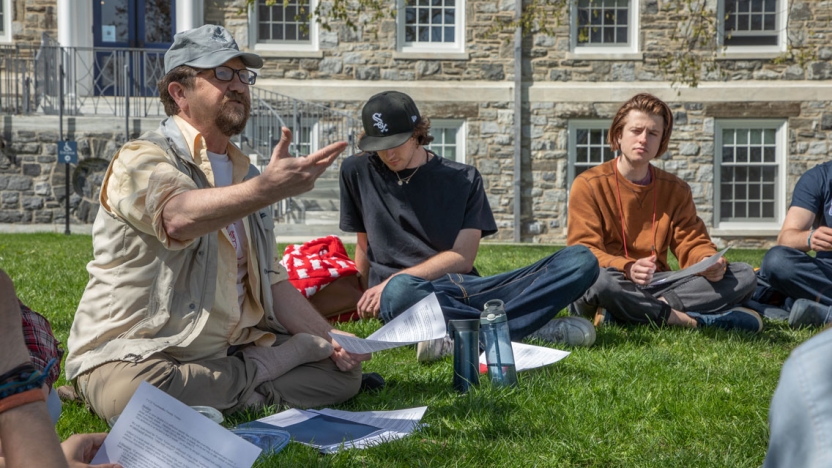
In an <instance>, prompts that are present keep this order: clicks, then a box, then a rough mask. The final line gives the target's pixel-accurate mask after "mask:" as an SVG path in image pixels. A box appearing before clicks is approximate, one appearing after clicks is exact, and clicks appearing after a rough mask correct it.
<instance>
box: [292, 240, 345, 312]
mask: <svg viewBox="0 0 832 468" xmlns="http://www.w3.org/2000/svg"><path fill="white" fill-rule="evenodd" d="M280 263H282V264H283V266H284V267H286V270H287V271H288V272H289V281H290V282H291V283H292V285H293V286H294V287H295V289H297V290H298V291H300V293H301V294H303V296H304V297H306V298H309V297H311V296H312V295H313V294H315V293H316V292H318V291H319V290H321V289H323V288H324V287H325V286H326V285H327V284H329V283H331V282H333V281H335V280H336V279H338V278H339V277H341V276H349V275H354V274H357V273H358V269H357V268H356V267H355V262H353V261H352V260H350V257H349V255H347V251H346V249H344V244H342V243H341V239H339V238H338V236H326V237H321V238H318V239H313V240H311V241H309V242H305V243H303V244H290V245H287V246H286V249H285V250H284V251H283V259H282V260H281V261H280Z"/></svg>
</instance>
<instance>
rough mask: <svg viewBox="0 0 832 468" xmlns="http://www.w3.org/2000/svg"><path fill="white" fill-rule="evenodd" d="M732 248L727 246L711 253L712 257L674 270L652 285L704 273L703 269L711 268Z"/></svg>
mask: <svg viewBox="0 0 832 468" xmlns="http://www.w3.org/2000/svg"><path fill="white" fill-rule="evenodd" d="M730 248H731V246H730V245H729V246H728V247H725V248H724V249H722V250H721V251H719V252H717V253H716V255H711V256H710V257H708V258H706V259H704V260H702V261H701V262H699V263H697V264H695V265H691V266H689V267H687V268H685V269H684V270H677V271H674V272H673V273H671V274H669V275H667V276H665V277H664V278H661V279H658V280H655V281H653V282H652V283H650V286H658V285H660V284H664V283H668V282H671V281H677V280H680V279H682V278H687V277H688V276H693V275H695V274H697V273H702V272H703V271H705V270H707V269H708V268H710V267H711V266H712V265H715V264H716V262H717V261H718V260H719V258H720V257H722V256H723V255H725V252H727V251H728V249H730Z"/></svg>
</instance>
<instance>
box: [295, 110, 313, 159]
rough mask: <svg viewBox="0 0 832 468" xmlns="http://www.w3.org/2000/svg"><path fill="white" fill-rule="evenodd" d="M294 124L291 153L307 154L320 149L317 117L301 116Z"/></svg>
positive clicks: (296, 154) (297, 154)
mask: <svg viewBox="0 0 832 468" xmlns="http://www.w3.org/2000/svg"><path fill="white" fill-rule="evenodd" d="M295 125H296V126H297V128H295V126H294V125H293V128H292V144H291V145H290V146H289V153H290V154H291V155H292V156H295V157H297V156H306V155H307V154H311V153H314V152H315V151H318V146H319V145H318V120H317V119H315V118H308V117H307V118H301V119H300V120H299V121H298V122H296V123H295Z"/></svg>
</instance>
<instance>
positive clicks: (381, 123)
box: [373, 112, 387, 133]
mask: <svg viewBox="0 0 832 468" xmlns="http://www.w3.org/2000/svg"><path fill="white" fill-rule="evenodd" d="M373 121H374V122H375V124H373V127H378V129H379V131H380V132H381V133H387V124H386V123H384V121H383V120H381V112H376V113H375V114H373Z"/></svg>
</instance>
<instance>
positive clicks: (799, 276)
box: [752, 245, 832, 306]
mask: <svg viewBox="0 0 832 468" xmlns="http://www.w3.org/2000/svg"><path fill="white" fill-rule="evenodd" d="M757 277H758V278H759V279H760V280H761V281H758V286H757V290H756V291H755V292H754V295H753V296H752V299H754V300H755V301H758V302H760V303H763V304H768V303H770V299H771V297H772V295H773V294H774V293H776V292H779V293H781V294H783V295H785V296H787V297H790V298H792V299H810V300H813V301H817V302H820V303H821V304H823V305H827V306H829V305H832V258H813V257H810V256H809V255H807V254H806V253H805V252H801V251H800V250H797V249H793V248H791V247H783V246H782V245H778V246H775V247H772V248H771V250H769V251H768V252H766V255H765V257H763V264H762V266H761V267H760V270H759V271H758V272H757Z"/></svg>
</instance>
